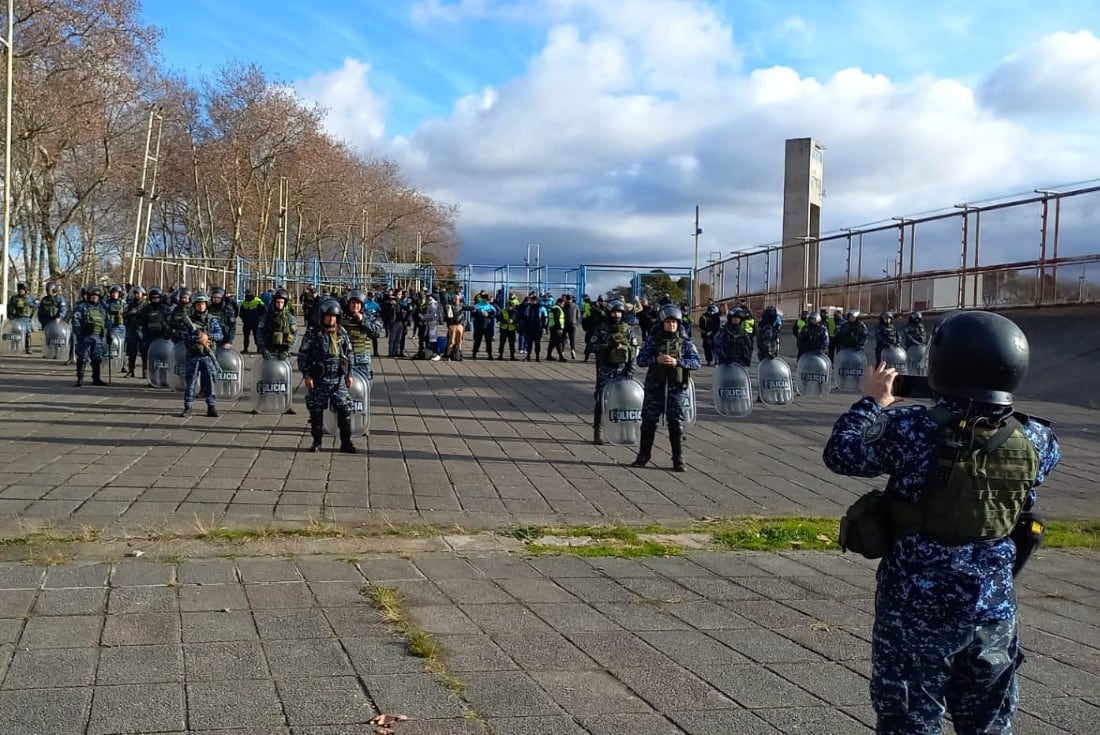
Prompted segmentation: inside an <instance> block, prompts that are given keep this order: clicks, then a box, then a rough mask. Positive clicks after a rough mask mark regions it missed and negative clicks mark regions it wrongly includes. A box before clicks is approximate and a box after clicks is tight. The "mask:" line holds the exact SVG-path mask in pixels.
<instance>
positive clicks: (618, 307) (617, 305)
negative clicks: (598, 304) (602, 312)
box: [607, 299, 626, 312]
mask: <svg viewBox="0 0 1100 735" xmlns="http://www.w3.org/2000/svg"><path fill="white" fill-rule="evenodd" d="M607 310H608V311H609V312H610V311H626V302H625V301H623V300H622V299H612V300H611V303H609V304H608V305H607Z"/></svg>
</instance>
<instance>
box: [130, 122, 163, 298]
mask: <svg viewBox="0 0 1100 735" xmlns="http://www.w3.org/2000/svg"><path fill="white" fill-rule="evenodd" d="M156 120H157V144H156V148H155V152H154V153H153V180H152V181H151V182H150V183H149V206H148V208H147V209H146V211H145V225H144V228H143V231H142V233H141V253H140V254H139V255H138V258H137V259H139V260H142V261H144V259H145V249H146V248H147V247H149V222H150V221H152V219H153V202H155V201H156V200H157V199H158V198H159V196H160V195H159V194H157V170H158V163H159V161H160V140H161V135H162V134H163V133H164V119H163V118H162V117H161V116H160V115H157V118H156ZM148 156H149V153H148V143H146V159H145V160H146V163H148V160H149V158H148ZM142 188H143V189H144V188H145V184H144V182H143V183H142ZM138 219H139V221H140V219H141V218H140V217H139V218H138ZM165 254H167V247H166V248H165ZM130 267H131V268H133V263H132V262H131V266H130ZM143 267H144V266H143ZM130 283H134V278H133V276H131V277H130ZM135 285H136V284H135Z"/></svg>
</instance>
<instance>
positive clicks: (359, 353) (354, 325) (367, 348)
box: [340, 288, 382, 382]
mask: <svg viewBox="0 0 1100 735" xmlns="http://www.w3.org/2000/svg"><path fill="white" fill-rule="evenodd" d="M366 301H367V295H366V294H365V293H363V292H362V291H360V290H359V289H357V288H355V289H352V290H351V291H350V292H349V293H348V308H347V310H346V311H342V312H341V314H340V326H341V327H342V328H343V330H344V331H345V332H347V334H348V339H349V341H350V342H351V367H352V370H355V371H356V372H358V373H359V374H360V375H362V376H363V380H366V381H367V382H370V381H371V380H374V372H373V371H372V370H371V360H372V358H373V354H372V353H371V347H372V344H373V343H372V342H371V339H372V338H377V337H378V336H379V335H381V334H382V322H380V321H379V320H378V315H377V314H375V313H374V312H369V311H367V310H366V308H365V307H366Z"/></svg>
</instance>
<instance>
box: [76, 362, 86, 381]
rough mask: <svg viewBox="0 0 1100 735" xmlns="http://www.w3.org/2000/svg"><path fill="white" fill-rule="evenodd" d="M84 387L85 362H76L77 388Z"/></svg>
mask: <svg viewBox="0 0 1100 735" xmlns="http://www.w3.org/2000/svg"><path fill="white" fill-rule="evenodd" d="M83 385H84V361H83V360H77V362H76V387H77V388H80V387H81V386H83Z"/></svg>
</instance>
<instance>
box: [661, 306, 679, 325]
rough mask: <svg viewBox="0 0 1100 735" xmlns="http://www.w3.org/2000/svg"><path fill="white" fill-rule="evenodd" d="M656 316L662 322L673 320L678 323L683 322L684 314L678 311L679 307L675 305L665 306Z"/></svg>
mask: <svg viewBox="0 0 1100 735" xmlns="http://www.w3.org/2000/svg"><path fill="white" fill-rule="evenodd" d="M658 314H659V315H660V317H661V321H662V322H663V321H664V320H666V319H675V320H676V321H678V322H679V321H683V320H684V312H682V311H680V307H679V306H677V305H676V304H665V305H664V306H662V307H661V310H660V311H659V312H658Z"/></svg>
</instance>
